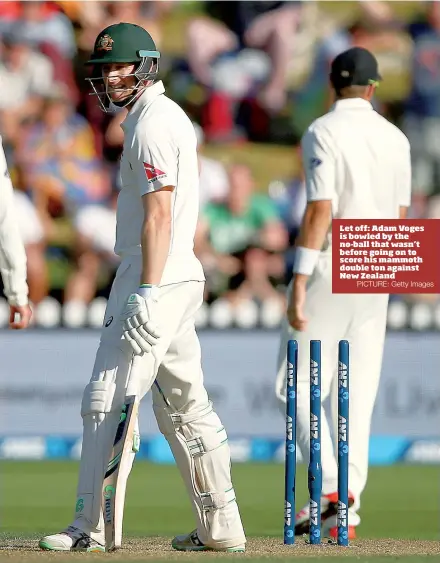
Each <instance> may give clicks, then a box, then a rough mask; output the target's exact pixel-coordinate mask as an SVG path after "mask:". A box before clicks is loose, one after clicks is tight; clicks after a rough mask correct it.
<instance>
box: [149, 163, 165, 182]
mask: <svg viewBox="0 0 440 563" xmlns="http://www.w3.org/2000/svg"><path fill="white" fill-rule="evenodd" d="M144 169H145V174H146V175H147V178H148V181H149V182H154V180H157V179H158V178H160V177H161V176H165V175H166V174H165V172H162V170H159V168H156V167H155V166H153V165H152V164H148V162H144Z"/></svg>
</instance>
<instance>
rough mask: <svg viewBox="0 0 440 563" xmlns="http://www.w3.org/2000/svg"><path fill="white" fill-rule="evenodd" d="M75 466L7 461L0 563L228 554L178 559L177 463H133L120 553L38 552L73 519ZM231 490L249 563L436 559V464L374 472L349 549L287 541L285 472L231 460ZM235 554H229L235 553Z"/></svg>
mask: <svg viewBox="0 0 440 563" xmlns="http://www.w3.org/2000/svg"><path fill="white" fill-rule="evenodd" d="M77 471H78V465H77V463H75V462H3V463H2V466H1V481H0V486H1V496H0V498H1V513H0V518H1V520H0V522H1V539H0V561H3V560H14V561H33V560H40V561H41V560H42V558H46V559H48V560H50V561H61V560H63V561H64V560H66V558H67V559H69V560H70V559H71V558H76V559H78V558H79V559H81V560H85V559H87V560H89V559H96V558H97V557H98V558H99V557H106V558H108V557H110V559H112V561H114V562H116V561H126V560H128V559H130V560H136V561H154V560H161V561H164V560H174V559H176V558H183V559H185V560H190V561H193V560H194V561H196V560H199V559H200V558H212V557H215V558H218V557H231V556H232V555H231V554H212V553H201V554H182V553H177V552H173V551H172V550H171V548H170V538H171V537H172V536H173V535H175V534H180V533H185V532H189V531H191V530H192V529H193V527H194V521H193V516H192V512H191V508H190V505H189V502H188V499H187V498H186V492H185V490H184V487H183V483H182V481H181V479H180V476H179V474H178V472H177V469H176V467H175V466H158V465H152V464H149V463H146V462H141V461H139V462H137V463H136V464H135V467H134V469H133V472H132V475H131V478H130V481H129V485H128V491H127V502H126V515H125V520H124V534H125V537H126V538H127V539H126V542H125V544H124V550H123V551H120V552H116V553H114V554H90V555H87V554H82V553H79V554H53V553H47V552H40V551H38V550H37V548H36V544H37V539H38V538H39V537H40V536H41V535H44V534H48V533H54V532H56V531H58V530H60V529H62V528H63V527H64V526H66V525H67V524H68V523H69V522H70V521H71V519H72V516H73V509H74V503H75V488H76V479H77ZM233 477H234V484H235V489H236V493H237V498H238V501H239V503H240V509H241V513H242V518H243V523H244V526H245V529H246V534H247V536H248V538H249V543H248V546H247V552H246V554H243V555H242V554H240V555H238V554H237V555H236V556H235V557H243V558H245V559H251V560H252V561H253V562H254V561H255V562H256V561H260V560H261V561H263V560H265V561H267V560H268V559H276V560H277V561H284V560H285V561H287V560H291V558H292V557H294V559H295V561H296V562H297V563H300V562H302V561H306V560H307V562H310V563H311V562H312V561H313V560H314V559H322V558H323V557H336V558H343V559H344V561H345V560H347V563H348V561H351V559H353V561H354V560H356V561H361V562H362V563H366V562H368V561H374V563H383V562H387V563H388V562H391V561H392V560H396V559H398V560H401V559H402V560H404V561H406V562H407V563H419V562H420V563H421V562H422V561H428V560H429V561H434V560H437V561H440V512H439V500H440V479H439V468H438V467H436V466H410V465H397V466H396V465H395V466H389V467H372V468H371V470H370V476H369V481H368V485H367V489H366V491H365V493H364V497H363V499H362V500H363V504H362V510H361V512H360V514H361V517H362V525H361V526H360V527H359V529H358V530H359V533H358V535H359V539H358V540H356V541H355V542H353V543H352V545H351V546H350V548H348V549H344V548H339V547H337V546H334V545H328V544H323V545H322V546H318V547H315V546H308V545H306V544H305V541H304V539H302V538H298V539H297V544H296V545H295V546H293V547H288V546H284V545H283V541H282V529H283V466H282V465H280V464H235V465H234V467H233ZM306 483H307V480H306V468H305V467H304V466H299V467H298V474H297V488H298V495H297V508H298V507H300V506H301V505H302V504H303V503H304V502H306V500H307V490H306ZM232 557H234V556H232Z"/></svg>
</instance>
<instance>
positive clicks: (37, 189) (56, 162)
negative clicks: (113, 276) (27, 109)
mask: <svg viewBox="0 0 440 563" xmlns="http://www.w3.org/2000/svg"><path fill="white" fill-rule="evenodd" d="M18 160H19V163H20V164H21V166H22V167H23V172H24V182H25V185H26V187H27V188H28V190H29V191H30V192H31V194H32V197H33V199H34V201H35V203H36V206H37V210H38V212H39V215H40V217H41V219H42V221H43V224H44V225H45V228H46V230H47V232H48V233H49V236H50V235H51V234H52V232H53V220H52V219H53V216H54V215H55V216H57V215H60V214H62V215H65V216H67V217H68V218H69V219H70V220H71V221H75V219H76V217H77V216H78V214H79V213H80V211H81V209H82V208H84V207H85V206H88V205H92V204H93V205H97V206H98V205H106V203H107V201H108V198H109V196H110V194H111V185H110V181H109V176H108V174H107V171H106V169H105V167H104V164H103V162H102V161H100V160H99V159H98V158H97V154H96V152H95V146H94V140H93V134H92V131H91V128H90V126H89V125H88V123H87V122H86V121H85V119H84V118H83V117H81V116H80V115H79V114H77V113H76V112H75V110H74V108H73V107H72V105H71V103H70V101H69V99H68V98H67V97H66V96H65V93H64V89H63V88H62V87H58V88H54V89H53V90H52V93H51V95H50V97H47V98H46V99H45V106H44V110H43V113H42V118H41V121H40V122H39V123H37V124H35V125H34V126H32V127H31V128H30V129H29V130H28V131H27V133H26V134H25V135H24V136H23V138H22V141H21V144H20V150H19V155H18ZM97 213H98V214H99V211H98V212H97ZM86 250H87V249H86V245H79V244H78V245H75V248H74V259H75V271H74V273H73V275H72V277H71V279H70V280H69V281H68V283H67V287H66V290H65V296H64V300H65V302H67V303H69V302H82V303H88V302H89V301H90V300H91V299H92V298H93V296H94V293H95V290H96V283H97V268H96V260H92V259H90V258H89V256H90V255H89V254H87V252H86Z"/></svg>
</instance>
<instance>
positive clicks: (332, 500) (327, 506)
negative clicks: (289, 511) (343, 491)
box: [295, 493, 354, 536]
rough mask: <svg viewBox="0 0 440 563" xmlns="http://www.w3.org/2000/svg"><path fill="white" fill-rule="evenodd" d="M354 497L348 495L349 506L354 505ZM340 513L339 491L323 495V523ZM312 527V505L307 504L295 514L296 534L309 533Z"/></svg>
mask: <svg viewBox="0 0 440 563" xmlns="http://www.w3.org/2000/svg"><path fill="white" fill-rule="evenodd" d="M353 502H354V498H353V496H352V495H351V494H349V497H348V506H349V507H350V506H352V504H353ZM337 514H338V493H331V494H329V495H323V496H321V523H322V524H324V522H325V521H326V520H327V519H328V518H331V517H332V516H336V515H337ZM309 528H310V506H309V504H308V503H307V504H306V506H305V507H304V508H303V509H301V510H300V511H299V512H297V514H296V516H295V536H302V535H304V534H308V533H309Z"/></svg>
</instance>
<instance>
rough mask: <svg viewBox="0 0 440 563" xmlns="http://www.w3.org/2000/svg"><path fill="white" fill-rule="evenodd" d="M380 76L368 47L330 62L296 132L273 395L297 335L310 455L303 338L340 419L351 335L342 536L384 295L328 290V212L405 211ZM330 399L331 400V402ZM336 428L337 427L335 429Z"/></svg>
mask: <svg viewBox="0 0 440 563" xmlns="http://www.w3.org/2000/svg"><path fill="white" fill-rule="evenodd" d="M379 80H380V76H379V73H378V68H377V61H376V59H375V58H374V56H373V55H372V54H371V53H370V52H369V51H367V50H365V49H361V48H353V49H349V50H348V51H345V52H344V53H342V54H340V55H338V56H337V57H336V58H335V60H334V61H333V63H332V67H331V74H330V81H331V85H332V88H333V90H334V92H335V97H336V102H335V103H334V105H333V106H332V108H331V110H330V111H329V113H327V114H326V115H324V116H322V117H320V118H319V119H317V120H315V121H314V122H313V123H312V124H311V125H310V126H309V128H308V129H307V131H306V132H305V134H304V136H303V138H302V155H303V156H302V158H303V166H304V172H305V178H306V188H307V201H308V203H307V207H306V211H305V214H304V217H303V221H302V226H301V231H300V234H299V238H298V242H297V250H296V260H295V265H294V275H293V279H292V282H291V284H290V286H289V289H288V300H289V306H288V311H287V318H286V320H285V322H284V326H283V329H282V335H281V342H280V349H279V356H278V375H277V380H276V395H277V397H278V399H279V401H280V407H281V409H282V412H283V414H284V415H285V408H286V407H285V404H286V347H287V341H288V339H290V338H293V339H296V340H298V346H299V363H298V399H297V400H298V431H297V440H298V446H299V447H300V449H301V453H302V455H303V458H304V459H305V460H306V461H307V462H308V456H309V432H310V418H309V417H310V405H309V396H310V389H309V343H310V340H312V339H316V340H321V342H322V400H323V401H324V400H325V399H326V398H327V397H329V396H330V398H331V404H332V408H331V411H332V412H333V413H334V415H335V416H333V417H332V420H333V424H334V426H335V428H336V423H337V420H336V419H337V415H336V410H335V409H336V408H337V394H336V392H337V357H338V341H339V340H341V339H347V340H348V341H349V343H350V365H351V369H350V442H349V448H350V450H349V489H350V503H351V504H352V506H351V508H350V510H349V537H350V538H351V539H352V538H354V537H355V527H356V526H358V525H359V523H360V517H359V515H358V510H359V507H360V504H361V503H360V499H361V494H362V491H363V490H364V487H365V485H366V481H367V473H368V443H369V434H370V422H371V415H372V411H373V406H374V402H375V399H376V393H377V388H378V384H379V377H380V371H381V363H382V352H383V346H384V339H385V330H386V318H387V305H388V295H383V294H360V295H342V294H333V293H332V275H331V274H332V234H331V223H332V218H337V219H364V218H365V219H396V218H402V219H403V218H405V217H406V214H407V209H408V207H409V205H410V199H411V164H410V147H409V143H408V140H407V138H406V137H405V135H404V134H403V133H402V132H401V131H399V130H398V129H397V128H396V127H395V126H394V125H392V124H391V123H389V122H388V121H387V120H386V119H385V118H383V117H382V116H380V115H379V114H378V113H377V112H376V111H374V109H373V107H372V105H371V103H370V100H371V99H372V96H373V94H374V90H375V87H376V85H377V82H378V81H379ZM335 398H336V401H335ZM333 436H335V434H333ZM321 450H322V470H323V496H322V500H321V505H322V521H323V530H322V531H323V534H324V535H326V536H330V537H336V507H337V500H338V499H337V460H336V456H335V445H334V444H333V443H332V438H331V433H330V427H329V424H328V422H327V420H326V413H325V412H324V410H323V411H322V445H321ZM308 530H309V509H308V506H306V507H304V508H303V509H302V510H301V511H300V512H299V513H298V514H297V515H296V521H295V533H296V534H298V535H301V534H303V533H308Z"/></svg>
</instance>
